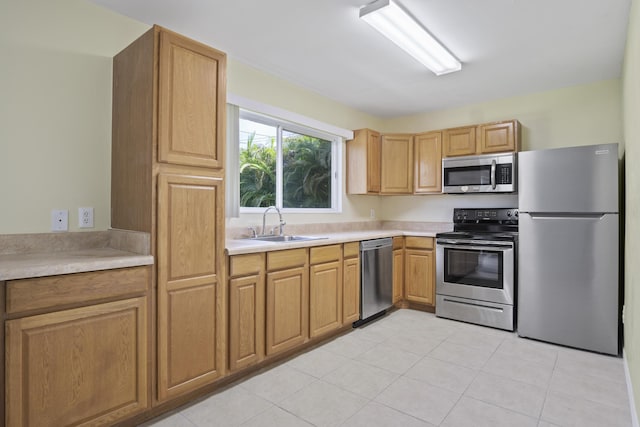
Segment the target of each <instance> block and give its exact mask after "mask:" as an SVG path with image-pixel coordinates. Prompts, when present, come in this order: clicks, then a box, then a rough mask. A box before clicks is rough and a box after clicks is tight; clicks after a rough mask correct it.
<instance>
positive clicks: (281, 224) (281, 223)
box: [262, 206, 286, 236]
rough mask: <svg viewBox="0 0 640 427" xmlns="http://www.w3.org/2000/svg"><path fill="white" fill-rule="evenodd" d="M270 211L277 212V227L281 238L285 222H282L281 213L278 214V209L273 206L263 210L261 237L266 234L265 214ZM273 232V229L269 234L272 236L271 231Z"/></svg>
mask: <svg viewBox="0 0 640 427" xmlns="http://www.w3.org/2000/svg"><path fill="white" fill-rule="evenodd" d="M271 209H275V210H276V212H278V217H279V221H280V223H279V225H278V227H279V228H280V233H279V235H280V236H282V234H283V232H284V226H285V224H286V222H284V221H283V220H282V212H280V209H278V208H277V207H275V206H269V207H268V208H267V209H265V210H264V213H263V214H262V235H263V236H264V235H265V233H266V221H267V213H268V212H269V211H270V210H271ZM274 230H275V227H273V229H272V230H271V234H273V231H274Z"/></svg>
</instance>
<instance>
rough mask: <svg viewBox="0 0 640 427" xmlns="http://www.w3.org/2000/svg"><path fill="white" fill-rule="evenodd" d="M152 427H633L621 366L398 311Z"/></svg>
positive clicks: (617, 362) (615, 360)
mask: <svg viewBox="0 0 640 427" xmlns="http://www.w3.org/2000/svg"><path fill="white" fill-rule="evenodd" d="M146 425H147V426H153V427H209V426H216V427H223V426H243V427H246V426H259V427H267V426H274V427H288V426H340V425H341V426H363V427H376V426H385V427H386V426H403V427H413V426H415V427H419V426H423V427H426V426H443V427H445V426H446V427H454V426H456V427H462V426H473V427H482V426H487V427H489V426H491V427H494V426H509V427H512V426H518V427H520V426H523V427H524V426H538V427H553V426H581V427H588V426H597V427H603V426H607V427H614V426H630V425H631V415H630V410H629V401H628V396H627V388H626V384H625V374H624V366H623V361H622V359H620V358H616V357H609V356H603V355H598V354H594V353H589V352H583V351H578V350H572V349H569V348H564V347H560V346H555V345H551V344H545V343H540V342H536V341H531V340H527V339H523V338H519V337H517V335H516V334H514V333H508V332H504V331H499V330H496V329H491V328H484V327H481V326H476V325H470V324H466V323H461V322H455V321H450V320H446V319H440V318H436V317H435V316H434V315H432V314H429V313H423V312H420V311H413V310H398V311H395V312H393V313H391V314H390V315H388V316H386V317H384V318H382V319H380V320H378V321H376V322H375V323H372V324H370V325H368V326H365V327H362V328H360V329H355V330H353V331H351V332H349V333H348V334H346V335H343V336H341V337H339V338H336V339H334V340H333V341H331V342H329V343H327V344H325V345H323V346H321V347H318V348H316V349H314V350H312V351H310V352H307V353H305V354H302V355H300V356H297V357H295V358H293V359H291V360H289V361H287V362H286V363H283V364H280V365H278V366H276V367H274V368H272V369H269V370H266V371H263V372H260V373H258V374H257V375H254V376H253V377H251V378H248V379H245V380H242V381H240V382H238V383H237V384H234V385H233V386H232V387H229V388H227V389H226V390H224V391H223V392H220V393H217V394H214V395H212V396H211V397H208V398H206V399H204V400H200V401H198V402H197V403H195V404H192V405H190V406H185V407H182V408H180V410H179V411H176V412H174V413H172V414H170V415H168V416H165V417H164V418H159V419H155V420H152V421H151V422H149V423H147V424H146Z"/></svg>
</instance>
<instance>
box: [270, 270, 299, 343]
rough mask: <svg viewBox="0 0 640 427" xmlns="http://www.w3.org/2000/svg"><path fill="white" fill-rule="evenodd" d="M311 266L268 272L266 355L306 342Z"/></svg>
mask: <svg viewBox="0 0 640 427" xmlns="http://www.w3.org/2000/svg"><path fill="white" fill-rule="evenodd" d="M308 274H309V270H308V268H307V267H298V268H292V269H289V270H283V271H277V272H273V273H269V274H267V355H272V354H276V353H279V352H281V351H284V350H287V349H289V348H292V347H295V346H297V345H300V344H303V343H304V342H305V341H307V339H308V337H309V278H308Z"/></svg>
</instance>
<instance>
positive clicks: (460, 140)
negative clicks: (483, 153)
mask: <svg viewBox="0 0 640 427" xmlns="http://www.w3.org/2000/svg"><path fill="white" fill-rule="evenodd" d="M442 145H443V149H442V150H443V156H444V157H453V156H468V155H472V154H476V126H465V127H460V128H453V129H445V130H444V131H442Z"/></svg>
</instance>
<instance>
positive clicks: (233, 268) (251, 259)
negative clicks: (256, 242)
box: [229, 254, 264, 277]
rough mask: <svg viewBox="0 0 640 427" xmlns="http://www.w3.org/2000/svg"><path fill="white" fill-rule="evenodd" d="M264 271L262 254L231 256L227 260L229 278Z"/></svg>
mask: <svg viewBox="0 0 640 427" xmlns="http://www.w3.org/2000/svg"><path fill="white" fill-rule="evenodd" d="M263 270H264V254H248V255H233V256H231V257H230V258H229V276H230V277H236V276H246V275H249V274H257V273H259V272H261V271H263Z"/></svg>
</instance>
